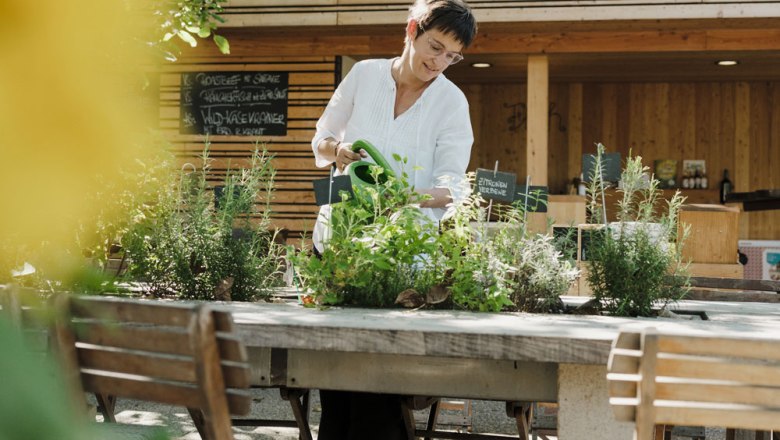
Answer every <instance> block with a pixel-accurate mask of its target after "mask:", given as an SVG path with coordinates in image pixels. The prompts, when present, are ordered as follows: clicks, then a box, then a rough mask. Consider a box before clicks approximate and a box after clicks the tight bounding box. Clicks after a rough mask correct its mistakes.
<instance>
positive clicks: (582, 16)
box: [222, 0, 780, 26]
mask: <svg viewBox="0 0 780 440" xmlns="http://www.w3.org/2000/svg"><path fill="white" fill-rule="evenodd" d="M297 3H298V4H297V5H291V4H290V2H288V1H286V0H232V1H231V2H230V3H229V4H228V5H226V6H225V7H224V11H223V14H222V15H223V17H224V18H225V19H226V25H227V26H244V25H246V24H247V23H252V25H256V24H254V23H259V22H267V23H268V24H273V25H288V26H300V25H301V24H304V23H305V22H308V23H313V24H324V23H320V20H322V19H323V17H328V20H331V19H332V18H331V17H334V18H335V17H337V20H338V21H339V22H340V23H344V24H347V23H353V24H354V23H356V22H357V23H363V24H372V25H374V24H387V23H403V21H404V19H405V18H406V16H407V14H408V12H407V8H408V5H409V3H410V1H409V0H391V1H387V0H335V1H334V0H309V1H300V2H297ZM471 7H472V10H473V11H474V15H475V16H476V18H477V20H478V21H479V22H480V23H510V22H530V23H545V22H554V21H602V22H610V21H620V20H636V19H640V20H656V21H657V20H702V19H746V18H748V19H751V18H752V19H761V18H767V17H770V18H772V17H777V8H778V7H780V2H777V1H719V2H697V3H694V4H690V3H681V2H679V1H676V0H667V1H655V2H645V3H644V4H637V2H636V1H634V0H600V1H591V2H587V3H583V2H581V1H577V0H563V1H560V0H555V1H552V0H546V1H545V0H542V1H533V2H529V1H527V0H525V1H524V0H518V1H501V2H495V1H478V0H477V1H472V2H471ZM296 20H297V21H298V22H297V23H296Z"/></svg>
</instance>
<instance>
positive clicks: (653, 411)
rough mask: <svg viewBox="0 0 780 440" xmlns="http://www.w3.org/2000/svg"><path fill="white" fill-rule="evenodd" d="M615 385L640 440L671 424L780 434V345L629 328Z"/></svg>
mask: <svg viewBox="0 0 780 440" xmlns="http://www.w3.org/2000/svg"><path fill="white" fill-rule="evenodd" d="M607 380H608V381H609V396H610V398H609V401H610V404H611V405H612V408H613V410H614V412H615V416H616V418H617V419H618V420H623V421H634V422H636V431H635V438H636V439H638V440H649V439H653V438H654V430H655V426H656V425H667V424H669V425H695V426H717V427H721V426H725V427H728V428H743V429H755V430H763V431H770V430H780V340H769V339H765V340H757V339H740V338H738V337H730V336H728V337H727V336H714V335H713V336H683V335H675V334H667V333H659V332H657V331H655V330H654V329H646V330H644V331H623V332H621V333H620V335H619V336H618V337H617V338H616V339H615V341H614V342H613V345H612V351H611V353H610V356H609V364H608V373H607ZM660 431H661V435H663V434H662V431H663V430H660Z"/></svg>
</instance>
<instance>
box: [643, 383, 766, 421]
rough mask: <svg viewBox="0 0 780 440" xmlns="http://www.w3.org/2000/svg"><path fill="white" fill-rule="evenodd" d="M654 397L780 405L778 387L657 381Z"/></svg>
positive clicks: (691, 400)
mask: <svg viewBox="0 0 780 440" xmlns="http://www.w3.org/2000/svg"><path fill="white" fill-rule="evenodd" d="M656 398H657V399H660V400H682V401H690V402H713V403H715V402H720V403H741V404H751V405H756V406H765V407H768V408H772V407H775V408H778V407H780V388H766V387H753V386H735V385H710V384H701V383H693V384H692V383H657V384H656ZM778 417H780V414H778Z"/></svg>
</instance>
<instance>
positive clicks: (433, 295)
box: [425, 284, 450, 304]
mask: <svg viewBox="0 0 780 440" xmlns="http://www.w3.org/2000/svg"><path fill="white" fill-rule="evenodd" d="M449 297H450V289H448V288H446V287H444V286H442V285H441V284H437V285H435V286H433V287H431V290H429V291H428V293H426V294H425V302H426V304H439V303H443V302H444V301H446V300H447V298H449Z"/></svg>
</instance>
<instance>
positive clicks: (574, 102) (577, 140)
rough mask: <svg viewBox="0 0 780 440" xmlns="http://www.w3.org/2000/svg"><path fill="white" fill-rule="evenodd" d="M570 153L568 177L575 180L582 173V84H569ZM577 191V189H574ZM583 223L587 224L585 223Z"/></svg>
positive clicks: (568, 154) (567, 167)
mask: <svg viewBox="0 0 780 440" xmlns="http://www.w3.org/2000/svg"><path fill="white" fill-rule="evenodd" d="M567 126H568V128H569V129H568V131H567V134H568V139H567V143H568V153H567V158H566V164H567V166H566V169H567V170H568V175H567V176H566V177H568V178H573V177H577V176H579V175H580V173H581V172H582V83H571V84H569V119H568V122H567ZM574 190H575V191H576V190H577V188H574ZM582 223H585V222H584V221H583V222H582Z"/></svg>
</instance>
